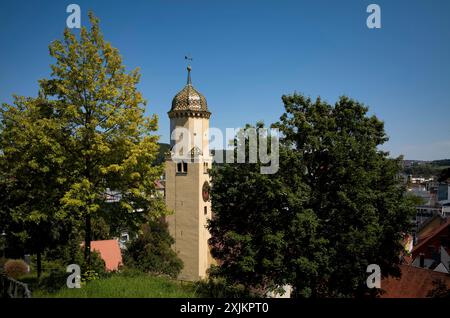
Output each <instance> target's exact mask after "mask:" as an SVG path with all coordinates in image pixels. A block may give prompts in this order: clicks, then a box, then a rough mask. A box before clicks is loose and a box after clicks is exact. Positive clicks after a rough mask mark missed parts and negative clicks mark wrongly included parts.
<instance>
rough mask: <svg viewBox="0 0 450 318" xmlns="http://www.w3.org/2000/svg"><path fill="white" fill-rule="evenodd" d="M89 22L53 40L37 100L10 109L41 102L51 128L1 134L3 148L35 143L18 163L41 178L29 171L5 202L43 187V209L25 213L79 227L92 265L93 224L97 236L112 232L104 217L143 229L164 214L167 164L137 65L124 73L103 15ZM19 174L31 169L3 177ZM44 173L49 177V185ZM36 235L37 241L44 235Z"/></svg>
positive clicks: (22, 111)
mask: <svg viewBox="0 0 450 318" xmlns="http://www.w3.org/2000/svg"><path fill="white" fill-rule="evenodd" d="M89 19H90V22H91V27H90V29H89V30H87V29H86V28H84V27H83V28H82V29H81V31H80V36H79V37H78V38H77V36H75V34H73V33H71V31H70V30H69V29H66V30H65V32H64V40H62V41H59V40H57V41H54V42H53V43H52V44H51V45H50V47H49V49H50V55H51V56H52V57H53V58H55V59H56V62H55V63H54V64H53V65H51V69H52V74H51V78H50V79H44V80H41V81H40V94H39V97H38V99H36V100H33V99H29V100H22V99H21V100H20V101H18V102H16V104H15V105H13V106H5V108H7V109H6V112H7V113H8V114H12V113H17V117H18V120H19V121H20V120H21V119H22V118H26V117H27V116H29V114H30V113H33V112H34V110H31V111H30V110H28V109H27V107H31V106H30V105H33V104H35V103H37V102H39V103H38V104H42V105H44V106H45V107H41V114H40V116H41V117H42V123H44V124H45V125H46V126H44V128H43V129H41V130H39V131H38V132H39V134H40V135H38V136H36V135H35V132H34V131H33V129H37V128H38V127H39V124H35V125H32V127H28V126H26V125H23V126H18V127H17V128H16V129H12V130H11V129H10V130H9V131H5V132H3V131H2V140H3V141H4V144H3V145H2V149H1V151H2V152H3V153H7V152H11V153H12V154H14V153H19V152H20V151H21V150H20V149H23V148H26V147H25V146H23V145H22V144H20V145H18V144H17V143H18V142H19V141H21V140H23V139H26V142H27V143H28V145H30V146H32V147H33V148H32V149H34V148H35V151H34V150H33V154H30V156H28V157H26V156H23V157H20V156H19V157H17V160H20V161H22V162H20V164H21V165H23V166H31V168H32V169H35V170H37V171H40V173H41V175H39V179H35V178H34V175H29V176H28V178H29V179H31V182H30V183H29V184H26V185H22V184H21V185H18V186H17V187H16V188H17V189H18V191H22V192H21V193H19V192H18V194H17V196H16V197H15V199H16V201H14V198H11V200H8V202H9V203H10V204H12V205H13V206H14V207H15V209H16V210H17V208H18V206H19V205H20V202H19V201H21V200H22V199H23V198H25V197H26V196H27V195H28V194H27V192H26V191H27V190H28V188H32V187H33V191H41V192H42V193H39V195H38V196H35V195H34V194H30V196H32V197H33V198H34V199H35V200H37V201H39V200H41V201H40V202H41V205H42V209H41V210H38V211H39V213H40V214H39V215H37V214H36V213H34V212H33V211H35V210H36V209H34V207H33V206H32V205H31V204H28V203H27V204H28V206H24V207H23V209H22V210H21V211H22V212H21V213H22V214H23V215H24V216H26V217H27V218H32V219H33V220H37V219H39V220H40V219H43V218H44V217H45V215H54V216H55V217H56V219H60V220H64V221H65V222H66V223H68V224H70V225H71V227H72V229H71V231H70V232H71V233H72V232H73V231H72V230H73V228H77V229H82V232H83V233H84V240H85V252H84V255H85V258H86V259H87V261H88V263H89V261H90V254H91V253H90V245H91V244H90V242H91V239H92V236H93V227H94V230H95V229H97V231H99V232H96V233H94V235H98V236H100V237H101V236H103V235H104V231H105V230H107V231H109V229H108V228H107V227H106V226H104V225H105V224H104V222H103V221H102V219H103V220H104V221H105V222H106V223H108V225H111V224H112V225H114V226H117V227H120V226H126V227H128V228H138V226H139V224H141V223H142V222H143V221H145V220H147V219H149V218H156V217H159V216H160V215H161V214H163V213H165V208H164V204H163V202H162V200H161V198H159V197H158V195H157V193H156V191H155V185H154V181H155V180H157V179H158V178H159V177H160V175H161V174H162V172H163V167H162V166H161V165H159V166H155V165H152V163H153V162H154V161H155V160H156V156H157V155H158V144H157V141H158V136H157V135H155V134H154V133H153V132H154V131H155V130H156V129H157V117H156V116H152V117H146V116H145V115H144V112H145V104H146V102H145V100H144V99H143V97H142V95H141V93H140V92H139V91H138V90H137V88H136V85H137V84H138V82H139V78H140V75H139V72H138V70H134V71H131V72H129V73H127V72H126V71H125V67H124V66H123V65H122V58H121V56H120V54H119V52H118V50H117V49H116V48H113V47H112V46H111V44H110V43H108V42H106V41H105V40H104V39H103V36H102V34H101V32H100V29H99V22H98V19H97V18H95V17H94V16H93V14H92V13H89ZM24 105H25V106H24ZM33 107H34V106H33ZM36 107H37V106H36ZM24 120H25V119H24ZM26 120H27V123H29V122H30V120H28V119H26ZM11 125H14V124H11ZM47 128H50V134H48V133H47V132H48V131H49V130H48V129H47ZM32 136H34V137H32ZM32 138H34V139H32ZM35 139H39V142H36V140H35ZM30 140H32V141H31V142H30ZM35 155H36V156H37V158H35ZM4 159H5V160H2V162H3V163H4V164H6V165H8V166H9V168H8V169H10V170H11V171H12V169H13V168H12V166H13V165H14V164H16V162H15V160H16V159H14V157H13V156H12V155H11V156H9V157H5V158H4ZM20 173H24V174H25V173H26V171H24V170H23V171H20V172H17V173H16V172H14V173H12V174H9V177H8V178H6V179H5V180H6V181H5V182H10V181H11V176H12V177H13V178H16V177H17V176H18V175H19V174H20ZM46 174H47V175H52V178H51V180H50V182H48V183H47V182H46V181H45V177H46V176H47V175H46ZM53 174H54V175H53ZM42 198H45V199H44V200H43V199H42ZM105 211H108V213H105ZM41 214H44V215H41ZM48 220H50V219H48ZM39 222H40V221H39ZM36 235H37V236H36ZM36 235H34V237H33V239H34V240H38V238H39V235H38V234H36Z"/></svg>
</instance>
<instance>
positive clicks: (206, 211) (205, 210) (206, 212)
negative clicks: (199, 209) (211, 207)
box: [204, 206, 208, 215]
mask: <svg viewBox="0 0 450 318" xmlns="http://www.w3.org/2000/svg"><path fill="white" fill-rule="evenodd" d="M204 212H205V215H206V214H208V207H207V206H205V208H204Z"/></svg>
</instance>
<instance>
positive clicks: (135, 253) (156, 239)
mask: <svg viewBox="0 0 450 318" xmlns="http://www.w3.org/2000/svg"><path fill="white" fill-rule="evenodd" d="M141 232H142V233H141V234H140V235H139V237H138V238H137V239H135V240H133V241H131V242H130V243H129V244H128V245H127V250H126V252H125V265H127V266H129V267H134V268H137V269H140V270H142V271H143V272H146V273H151V274H156V275H168V276H170V277H172V278H176V277H177V276H178V274H179V273H180V271H181V269H182V268H183V262H182V261H181V259H179V258H178V256H177V254H176V253H175V252H174V251H173V250H172V247H171V245H172V244H173V243H174V240H173V238H172V237H171V236H170V234H169V231H168V229H167V223H166V222H164V221H150V222H148V224H144V225H143V226H142V231H141Z"/></svg>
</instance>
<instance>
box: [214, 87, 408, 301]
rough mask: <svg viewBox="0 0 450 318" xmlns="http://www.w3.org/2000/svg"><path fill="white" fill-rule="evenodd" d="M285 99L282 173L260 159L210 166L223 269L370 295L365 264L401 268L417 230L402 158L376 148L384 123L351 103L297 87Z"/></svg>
mask: <svg viewBox="0 0 450 318" xmlns="http://www.w3.org/2000/svg"><path fill="white" fill-rule="evenodd" d="M283 102H284V104H285V108H286V112H285V113H284V114H283V115H282V116H281V118H280V121H279V122H278V123H276V124H275V126H276V127H278V128H279V129H280V131H281V134H282V136H283V138H282V139H281V147H280V169H279V171H278V173H277V174H275V175H260V174H259V169H258V168H257V166H258V164H225V165H223V166H222V167H218V168H215V169H214V171H213V173H212V184H213V188H212V194H211V195H212V205H213V207H212V209H213V211H214V213H215V214H214V219H213V220H212V221H211V223H210V229H211V232H212V235H213V237H212V239H211V243H212V245H213V248H212V252H213V255H214V256H216V257H217V258H219V259H220V260H221V265H220V268H219V270H218V273H219V274H221V275H224V276H226V277H227V278H228V279H229V281H239V282H241V283H244V284H246V285H247V286H248V287H249V288H255V289H261V288H262V289H264V288H265V289H271V288H272V289H273V288H275V287H276V286H280V285H282V284H290V285H292V286H293V287H294V290H295V296H297V297H325V296H332V297H349V296H362V295H366V294H370V293H373V291H369V290H368V289H367V287H366V286H365V283H366V278H367V275H368V274H367V273H366V268H367V266H368V265H369V264H372V263H375V264H378V265H380V267H381V269H382V272H383V274H384V275H397V274H399V271H398V263H399V255H400V253H401V251H402V249H403V247H402V244H401V241H402V239H403V237H404V235H405V233H408V231H409V230H410V229H411V218H412V215H413V213H414V207H413V204H412V203H411V202H410V199H409V198H407V197H405V196H404V188H403V187H402V186H401V185H400V182H399V180H398V174H399V172H400V170H401V166H400V162H401V158H398V159H390V158H388V154H387V153H386V152H383V151H380V150H379V149H378V146H379V145H381V144H383V143H384V142H385V141H386V140H387V137H386V135H385V132H384V128H383V123H382V122H381V121H379V120H378V119H377V118H376V117H375V116H371V117H369V116H367V111H368V109H367V108H366V107H365V106H364V105H362V104H360V103H358V102H356V101H354V100H351V99H349V98H346V97H342V98H341V99H340V100H339V101H338V102H337V103H336V105H335V106H334V107H333V106H331V105H329V104H327V103H325V102H323V101H322V100H320V99H317V100H316V101H312V100H311V99H309V98H305V97H304V96H302V95H298V94H294V95H289V96H283ZM264 238H265V239H264Z"/></svg>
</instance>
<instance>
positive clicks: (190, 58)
mask: <svg viewBox="0 0 450 318" xmlns="http://www.w3.org/2000/svg"><path fill="white" fill-rule="evenodd" d="M184 59H185V60H187V61H188V66H187V71H188V77H187V83H186V84H187V85H192V80H191V70H192V68H191V62H192V60H193V59H192V57H191V56H190V55H186V56H185V57H184Z"/></svg>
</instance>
